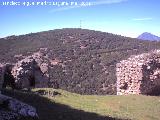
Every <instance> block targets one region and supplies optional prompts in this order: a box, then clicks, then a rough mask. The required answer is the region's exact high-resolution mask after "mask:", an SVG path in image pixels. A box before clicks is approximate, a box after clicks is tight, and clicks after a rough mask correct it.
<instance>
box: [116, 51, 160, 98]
mask: <svg viewBox="0 0 160 120" xmlns="http://www.w3.org/2000/svg"><path fill="white" fill-rule="evenodd" d="M116 74H117V95H127V94H147V95H158V94H160V50H154V51H151V52H149V53H143V54H141V55H136V56H131V57H130V58H128V59H127V60H123V61H121V62H120V63H118V64H117V65H116Z"/></svg>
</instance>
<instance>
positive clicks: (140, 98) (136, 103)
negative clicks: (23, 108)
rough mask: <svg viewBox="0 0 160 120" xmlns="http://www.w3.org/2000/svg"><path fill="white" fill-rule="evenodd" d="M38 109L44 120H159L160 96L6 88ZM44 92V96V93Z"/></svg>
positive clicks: (41, 118)
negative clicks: (25, 90)
mask: <svg viewBox="0 0 160 120" xmlns="http://www.w3.org/2000/svg"><path fill="white" fill-rule="evenodd" d="M3 94H7V95H9V96H12V97H15V98H17V99H19V100H22V101H24V102H26V103H28V104H30V105H32V106H34V107H36V108H37V111H38V114H39V118H40V120H91V119H92V120H118V118H119V119H122V120H124V119H131V120H159V118H160V114H159V113H160V109H159V108H160V97H159V96H156V97H155V96H144V95H128V96H115V95H108V96H97V95H79V94H75V93H70V92H67V91H64V90H60V89H58V90H55V89H48V88H46V89H33V90H32V92H30V93H28V92H22V91H21V92H20V91H14V92H13V91H10V90H4V91H3ZM40 94H41V95H40Z"/></svg>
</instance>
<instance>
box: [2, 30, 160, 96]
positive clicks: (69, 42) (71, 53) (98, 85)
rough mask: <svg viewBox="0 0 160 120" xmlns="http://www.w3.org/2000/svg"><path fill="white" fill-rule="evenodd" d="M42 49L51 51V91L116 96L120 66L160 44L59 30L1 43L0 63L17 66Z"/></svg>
mask: <svg viewBox="0 0 160 120" xmlns="http://www.w3.org/2000/svg"><path fill="white" fill-rule="evenodd" d="M40 48H41V49H42V48H43V49H44V48H47V49H46V56H47V57H48V59H49V60H50V62H51V63H52V65H51V67H50V71H49V74H50V83H49V84H50V87H56V88H61V89H65V90H68V91H71V92H76V93H80V94H116V75H115V66H116V63H118V62H119V61H121V60H123V59H126V58H128V57H129V56H130V55H133V54H140V53H143V52H148V51H150V50H152V49H157V48H160V42H155V41H141V40H138V39H132V38H127V37H123V36H119V35H114V34H110V33H104V32H99V31H93V30H86V29H58V30H51V31H45V32H39V33H31V34H27V35H21V36H10V37H7V38H2V39H0V62H1V63H6V62H10V63H16V62H18V61H20V60H22V59H24V58H25V57H27V56H30V55H32V54H34V53H35V52H37V51H39V50H40ZM55 84H56V86H55Z"/></svg>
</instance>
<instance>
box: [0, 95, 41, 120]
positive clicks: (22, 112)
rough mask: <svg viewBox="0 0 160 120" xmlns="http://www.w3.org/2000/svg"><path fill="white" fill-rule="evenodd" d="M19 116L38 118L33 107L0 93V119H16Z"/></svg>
mask: <svg viewBox="0 0 160 120" xmlns="http://www.w3.org/2000/svg"><path fill="white" fill-rule="evenodd" d="M21 117H30V118H38V115H37V112H36V109H35V108H34V107H32V106H30V105H28V104H25V103H23V102H21V101H19V100H16V99H13V98H11V97H8V96H5V95H2V94H0V120H18V119H20V118H21Z"/></svg>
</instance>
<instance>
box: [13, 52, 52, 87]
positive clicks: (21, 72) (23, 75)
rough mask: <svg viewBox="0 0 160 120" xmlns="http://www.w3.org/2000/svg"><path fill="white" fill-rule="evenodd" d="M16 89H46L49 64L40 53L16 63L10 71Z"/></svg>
mask: <svg viewBox="0 0 160 120" xmlns="http://www.w3.org/2000/svg"><path fill="white" fill-rule="evenodd" d="M12 74H13V76H14V78H15V84H16V87H18V88H28V87H48V82H49V63H48V59H47V58H45V56H44V54H43V53H41V52H37V53H34V54H33V55H31V56H28V57H26V58H24V59H23V60H21V61H18V62H17V63H16V64H15V66H14V67H13V69H12Z"/></svg>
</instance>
